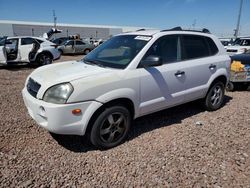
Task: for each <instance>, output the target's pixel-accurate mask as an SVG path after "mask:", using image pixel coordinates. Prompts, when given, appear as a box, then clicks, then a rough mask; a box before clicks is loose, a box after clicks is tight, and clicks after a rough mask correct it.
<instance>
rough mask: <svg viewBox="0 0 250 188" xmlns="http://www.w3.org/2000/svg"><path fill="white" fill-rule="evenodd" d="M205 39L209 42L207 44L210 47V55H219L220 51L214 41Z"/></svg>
mask: <svg viewBox="0 0 250 188" xmlns="http://www.w3.org/2000/svg"><path fill="white" fill-rule="evenodd" d="M205 39H206V40H207V43H208V46H209V50H210V55H215V54H217V53H218V51H219V50H218V48H217V46H216V44H215V43H214V41H213V40H212V39H211V38H209V37H205Z"/></svg>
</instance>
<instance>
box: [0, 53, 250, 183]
mask: <svg viewBox="0 0 250 188" xmlns="http://www.w3.org/2000/svg"><path fill="white" fill-rule="evenodd" d="M81 58H82V56H62V58H61V59H60V60H58V61H56V62H57V63H60V61H65V60H71V59H76V60H78V59H81ZM33 70H34V67H29V66H27V65H18V66H10V67H0V85H1V87H0V98H1V100H0V187H17V186H19V187H97V186H102V187H136V186H144V187H146V186H148V187H155V186H158V187H250V178H249V177H250V102H249V99H250V92H249V91H250V90H247V91H246V90H245V91H235V92H226V98H225V104H224V106H223V107H222V108H221V109H219V110H218V111H215V112H207V111H204V110H203V109H202V108H201V107H200V105H199V103H198V102H193V103H188V104H185V105H181V106H179V107H175V108H171V109H168V110H164V111H161V112H158V113H155V114H152V115H149V116H145V117H142V118H139V119H137V120H135V121H134V122H133V127H132V128H131V131H130V134H129V138H128V139H127V141H126V142H125V143H124V144H122V145H119V146H117V147H115V148H113V149H109V150H106V151H100V150H95V149H94V148H92V147H91V146H89V145H88V144H87V143H86V139H85V138H84V137H79V136H62V135H61V136H59V135H51V134H50V133H49V132H47V131H46V130H44V129H42V128H40V127H38V126H37V124H36V123H35V122H34V121H33V120H32V119H31V118H30V116H29V115H28V113H27V109H26V108H25V106H24V103H23V100H22V96H21V90H22V88H23V87H24V82H25V79H26V78H27V76H28V75H29V74H30V73H31V72H32V71H33Z"/></svg>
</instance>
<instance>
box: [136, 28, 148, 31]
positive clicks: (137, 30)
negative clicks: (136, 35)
mask: <svg viewBox="0 0 250 188" xmlns="http://www.w3.org/2000/svg"><path fill="white" fill-rule="evenodd" d="M136 31H146V29H143V28H142V29H138V30H136Z"/></svg>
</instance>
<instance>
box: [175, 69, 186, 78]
mask: <svg viewBox="0 0 250 188" xmlns="http://www.w3.org/2000/svg"><path fill="white" fill-rule="evenodd" d="M184 74H185V72H184V71H179V70H178V71H177V72H176V73H175V74H174V75H175V76H176V77H181V76H182V75H184Z"/></svg>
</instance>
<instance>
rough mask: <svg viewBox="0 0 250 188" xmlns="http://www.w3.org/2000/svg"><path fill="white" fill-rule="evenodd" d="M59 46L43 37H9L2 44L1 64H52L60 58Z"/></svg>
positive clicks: (0, 49)
mask: <svg viewBox="0 0 250 188" xmlns="http://www.w3.org/2000/svg"><path fill="white" fill-rule="evenodd" d="M60 56H61V53H60V52H59V51H58V49H57V45H56V44H54V43H52V42H50V41H48V40H46V39H44V38H41V37H29V36H27V37H8V38H7V39H4V40H2V41H1V42H0V63H1V64H8V63H16V62H29V63H37V64H38V65H45V64H50V63H51V62H52V61H53V60H55V59H58V58H60Z"/></svg>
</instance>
